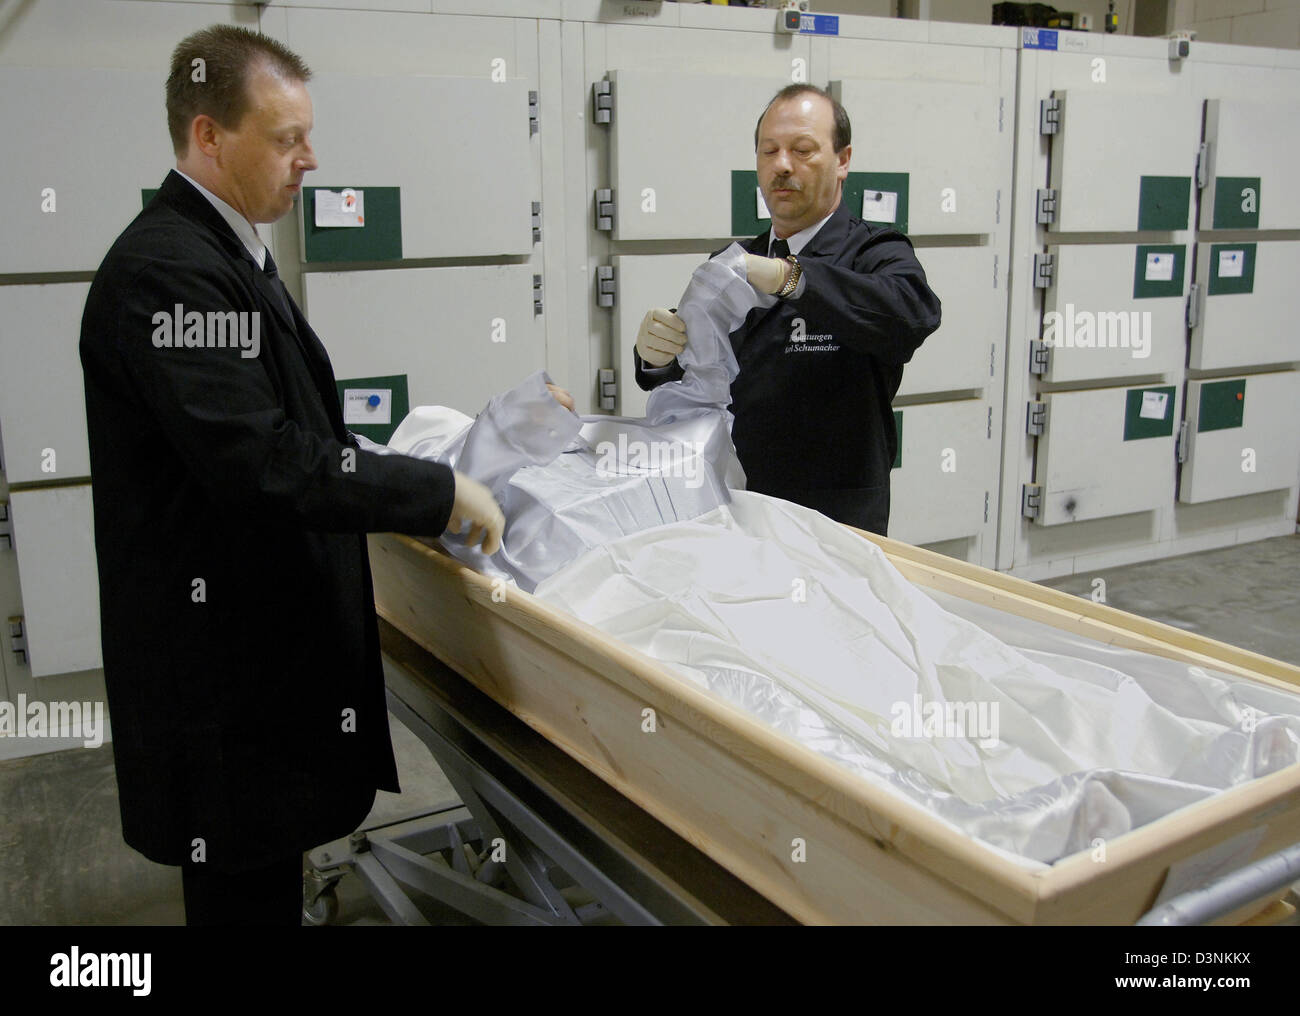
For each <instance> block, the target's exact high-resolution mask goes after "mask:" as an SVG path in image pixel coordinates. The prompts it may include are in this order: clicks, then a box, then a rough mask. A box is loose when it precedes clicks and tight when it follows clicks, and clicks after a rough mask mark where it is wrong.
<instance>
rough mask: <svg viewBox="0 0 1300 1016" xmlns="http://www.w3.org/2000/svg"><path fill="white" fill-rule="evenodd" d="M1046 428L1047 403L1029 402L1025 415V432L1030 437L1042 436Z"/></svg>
mask: <svg viewBox="0 0 1300 1016" xmlns="http://www.w3.org/2000/svg"><path fill="white" fill-rule="evenodd" d="M1045 430H1047V403H1046V402H1031V403H1029V412H1028V413H1027V414H1026V416H1025V433H1026V434H1028V435H1029V436H1030V437H1042V436H1043V431H1045Z"/></svg>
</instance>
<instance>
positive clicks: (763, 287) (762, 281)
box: [642, 254, 790, 359]
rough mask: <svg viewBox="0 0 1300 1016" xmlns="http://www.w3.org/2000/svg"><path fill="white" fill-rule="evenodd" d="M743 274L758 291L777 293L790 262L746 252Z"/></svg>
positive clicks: (783, 285)
mask: <svg viewBox="0 0 1300 1016" xmlns="http://www.w3.org/2000/svg"><path fill="white" fill-rule="evenodd" d="M745 275H746V277H747V278H748V279H749V284H750V285H751V286H753V287H754V288H755V289H757V290H758V291H759V292H760V293H773V294H774V293H779V292H781V290H782V289H784V288H785V284H786V282H787V281H788V280H789V278H790V262H789V261H786V260H785V259H784V258H765V257H762V256H760V255H758V254H746V255H745ZM642 359H645V358H644V357H642Z"/></svg>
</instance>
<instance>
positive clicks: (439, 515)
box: [81, 172, 454, 870]
mask: <svg viewBox="0 0 1300 1016" xmlns="http://www.w3.org/2000/svg"><path fill="white" fill-rule="evenodd" d="M277 286H278V284H277V283H275V282H273V281H272V280H270V279H269V278H268V277H267V276H266V275H265V274H264V273H263V272H262V271H261V270H260V269H259V268H258V267H257V265H256V263H255V262H254V261H253V260H252V257H251V256H250V255H249V253H248V251H247V250H246V249H245V247H244V245H243V243H242V242H241V241H240V240H239V239H238V237H237V236H236V235H235V233H234V231H233V230H232V229H231V228H230V227H229V225H228V224H227V223H226V222H225V220H224V219H223V218H222V217H221V216H220V214H219V213H218V212H217V211H216V209H214V208H213V207H212V205H211V204H210V203H209V202H208V200H207V199H206V198H205V197H204V196H203V195H202V194H201V193H199V192H198V191H197V190H196V189H195V188H194V187H193V186H191V185H190V184H189V183H188V182H187V181H186V180H185V179H184V178H183V177H181V176H180V175H179V174H177V173H174V172H173V173H170V174H169V175H168V176H167V179H166V180H165V181H164V182H163V185H162V189H161V190H160V191H159V192H158V194H157V196H156V197H155V198H154V200H153V201H151V202H150V203H149V205H148V207H147V208H145V209H144V211H143V212H141V214H140V215H139V216H137V217H136V219H135V221H134V222H132V223H131V225H130V226H128V227H127V229H126V231H125V232H123V233H122V235H121V236H120V237H118V239H117V241H116V242H115V243H114V244H113V247H112V249H111V250H110V251H109V252H108V255H107V257H105V259H104V262H103V264H102V265H101V266H100V269H99V272H98V273H97V274H96V276H95V280H94V283H93V285H92V286H91V289H90V295H89V297H88V299H87V301H86V309H85V313H84V316H83V318H82V327H81V362H82V366H83V369H84V372H85V388H86V415H87V422H88V425H89V433H90V459H91V471H92V480H93V492H94V507H95V548H96V552H97V556H98V560H99V585H100V614H101V619H102V625H103V650H104V676H105V681H106V684H107V690H108V701H109V710H110V714H111V717H112V723H113V749H114V754H115V757H116V763H117V779H118V791H119V795H120V799H121V810H122V828H123V833H124V835H125V838H126V841H127V842H128V843H129V844H130V845H131V846H133V847H135V848H136V849H137V850H139V851H140V852H141V853H143V854H144V855H145V856H146V857H149V858H151V859H152V860H155V861H159V862H162V863H164V864H179V863H181V862H183V861H187V860H192V859H196V858H197V857H199V856H201V855H200V854H199V853H198V851H199V849H200V847H199V841H201V849H202V855H205V856H206V862H207V863H208V864H211V865H212V866H213V867H214V868H217V869H220V870H238V869H241V868H249V867H253V866H256V865H259V864H262V863H266V862H269V861H270V860H272V859H274V858H277V857H283V856H285V855H286V854H289V853H291V852H293V851H296V850H303V849H306V848H308V847H310V846H313V845H315V844H317V843H321V842H324V841H326V840H329V839H333V838H336V837H339V836H343V835H346V834H347V833H349V832H350V831H352V830H353V829H354V828H355V827H356V826H357V824H359V823H360V821H361V820H362V819H363V818H364V817H365V814H366V812H367V811H368V810H369V808H370V806H371V804H372V802H373V800H374V794H375V790H376V788H381V789H386V790H397V789H398V787H397V770H396V766H395V764H394V760H393V753H392V745H391V742H390V740H389V733H388V717H387V711H386V708H385V702H384V684H383V674H382V671H381V669H380V659H379V643H378V635H377V629H376V622H375V614H374V605H373V593H372V589H371V581H370V566H369V560H368V558H367V555H366V545H365V536H364V535H363V534H364V533H366V532H372V531H384V530H400V531H405V532H412V533H424V534H437V533H440V532H442V530H443V529H444V528H445V527H446V523H447V519H448V517H449V515H450V512H451V506H452V500H453V494H454V479H453V474H452V472H451V470H450V469H448V468H447V467H446V466H442V465H438V464H435V463H431V462H423V461H420V460H417V459H412V458H407V457H405V456H381V455H375V454H372V453H368V452H361V451H359V450H358V449H357V448H355V447H354V442H353V439H352V438H351V436H350V435H349V434H348V432H347V430H346V429H345V427H344V425H343V416H342V412H341V409H340V407H339V401H338V396H337V392H336V389H335V383H334V375H333V371H332V370H331V367H330V362H329V358H328V356H327V355H326V353H325V350H324V348H323V347H322V346H321V344H320V341H319V340H318V339H317V338H316V335H315V333H314V332H313V331H312V329H311V327H310V326H309V325H308V324H307V321H306V320H305V319H304V318H303V316H302V314H301V313H300V312H299V310H298V308H297V306H295V305H293V303H292V301H290V300H288V299H287V298H286V299H281V298H280V293H282V292H283V290H282V289H278V288H277ZM178 305H179V306H178ZM228 311H238V312H247V313H248V314H250V315H251V314H253V313H256V314H257V315H258V316H259V321H260V351H259V353H258V355H257V356H256V357H251V356H244V355H243V351H242V350H241V349H239V348H210V347H209V346H207V345H206V344H205V345H198V344H197V343H198V342H207V341H209V339H208V336H209V335H210V334H212V333H210V332H207V331H203V330H200V329H197V328H196V329H195V330H194V332H193V333H192V335H191V341H193V342H195V343H196V344H195V345H193V346H191V347H187V346H182V347H181V348H175V347H170V348H169V347H168V346H166V345H161V346H160V345H159V343H160V342H162V341H164V339H165V338H166V334H167V330H166V329H165V327H164V325H163V324H160V322H165V320H166V319H165V318H161V317H160V316H159V315H160V314H167V315H171V316H172V317H176V316H177V315H180V316H182V317H184V315H187V314H189V313H191V312H199V313H200V314H202V315H204V318H203V325H204V327H205V328H206V327H207V322H208V318H207V314H208V313H209V312H216V313H224V312H228ZM249 320H251V318H250V319H249Z"/></svg>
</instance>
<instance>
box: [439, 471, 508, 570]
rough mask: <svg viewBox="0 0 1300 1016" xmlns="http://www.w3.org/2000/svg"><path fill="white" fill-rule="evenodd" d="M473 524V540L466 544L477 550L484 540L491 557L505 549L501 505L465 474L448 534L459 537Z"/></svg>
mask: <svg viewBox="0 0 1300 1016" xmlns="http://www.w3.org/2000/svg"><path fill="white" fill-rule="evenodd" d="M466 522H468V523H469V527H470V528H469V538H468V539H467V540H466V541H465V542H466V543H467V544H468V545H469V546H471V547H472V546H474V545H475V544H476V543H478V542H479V539H480V537H481V538H482V540H483V553H484V554H487V555H488V556H489V557H490V556H491V555H493V554H495V553H496V552H497V551H498V550H500V549H501V534H502V532H504V530H505V528H506V517H505V514H504V513H503V512H502V511H501V506H500V505H499V504H497V502H496V498H494V497H493V496H492V492H491V491H490V490H488V489H487V488H486V487H485V486H483V484H481V483H479V482H478V480H474V479H471V478H470V477H468V476H466V475H465V474H464V473H460V472H457V473H456V500H455V502H454V503H453V504H452V507H451V518H450V519H448V521H447V529H446V532H448V533H459V532H460V531H461V530H462V529H464V528H465V523H466Z"/></svg>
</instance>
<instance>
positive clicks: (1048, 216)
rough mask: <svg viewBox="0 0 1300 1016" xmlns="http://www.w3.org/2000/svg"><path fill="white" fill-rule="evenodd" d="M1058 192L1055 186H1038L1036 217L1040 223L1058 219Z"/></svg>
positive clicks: (1044, 223)
mask: <svg viewBox="0 0 1300 1016" xmlns="http://www.w3.org/2000/svg"><path fill="white" fill-rule="evenodd" d="M1057 197H1058V194H1057V192H1056V189H1055V188H1053V187H1040V188H1038V195H1037V199H1036V200H1037V206H1036V207H1037V215H1036V219H1037V221H1038V222H1039V224H1040V225H1046V224H1047V223H1049V222H1055V221H1056V202H1057Z"/></svg>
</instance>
